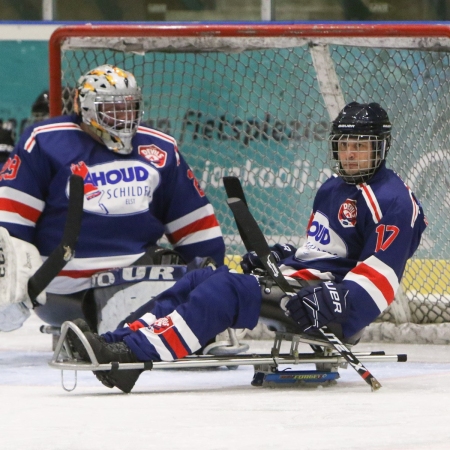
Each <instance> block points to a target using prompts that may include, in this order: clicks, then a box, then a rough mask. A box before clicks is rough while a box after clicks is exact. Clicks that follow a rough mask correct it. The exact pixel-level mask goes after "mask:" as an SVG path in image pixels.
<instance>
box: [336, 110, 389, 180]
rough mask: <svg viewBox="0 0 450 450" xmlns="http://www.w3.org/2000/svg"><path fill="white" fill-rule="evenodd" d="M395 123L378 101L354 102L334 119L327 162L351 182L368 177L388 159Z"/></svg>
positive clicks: (339, 174)
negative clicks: (392, 129) (393, 124)
mask: <svg viewBox="0 0 450 450" xmlns="http://www.w3.org/2000/svg"><path fill="white" fill-rule="evenodd" d="M391 128H392V125H391V123H390V121H389V117H388V115H387V113H386V111H385V110H384V109H383V108H382V107H381V106H380V105H379V104H378V103H369V104H362V103H358V102H352V103H349V104H348V105H346V106H345V107H344V108H343V109H342V111H341V112H340V113H339V115H338V116H337V118H336V119H335V120H334V121H333V123H332V127H331V134H330V136H329V139H328V141H329V151H328V162H329V164H330V167H331V169H332V170H333V171H334V172H335V173H336V174H337V175H338V176H339V177H341V178H342V179H343V180H344V181H345V182H347V183H349V184H359V183H365V182H367V181H369V180H370V179H371V178H372V177H373V175H374V174H375V172H376V171H377V170H378V168H379V167H380V165H381V164H382V162H383V161H384V160H385V159H386V156H387V154H388V152H389V148H390V145H391Z"/></svg>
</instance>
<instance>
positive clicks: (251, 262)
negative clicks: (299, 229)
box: [241, 244, 297, 273]
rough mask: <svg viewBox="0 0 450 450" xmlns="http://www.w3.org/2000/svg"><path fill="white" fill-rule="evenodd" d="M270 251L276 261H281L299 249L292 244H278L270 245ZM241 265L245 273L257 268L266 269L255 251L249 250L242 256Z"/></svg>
mask: <svg viewBox="0 0 450 450" xmlns="http://www.w3.org/2000/svg"><path fill="white" fill-rule="evenodd" d="M270 251H271V253H272V255H273V257H274V258H275V261H276V262H277V263H279V262H280V261H281V260H283V259H285V258H287V257H288V256H291V255H293V254H294V253H295V252H296V251H297V249H296V248H295V247H294V246H293V245H290V244H284V245H281V244H276V245H274V246H272V247H270ZM241 267H242V270H243V272H244V273H251V272H253V271H254V270H255V269H264V266H263V265H262V262H261V260H260V259H259V258H258V256H257V255H256V253H255V252H248V253H246V254H245V255H244V256H243V257H242V261H241Z"/></svg>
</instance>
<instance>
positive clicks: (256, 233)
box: [224, 177, 381, 391]
mask: <svg viewBox="0 0 450 450" xmlns="http://www.w3.org/2000/svg"><path fill="white" fill-rule="evenodd" d="M226 178H235V177H226ZM237 181H238V182H239V180H238V179H237ZM228 183H230V182H229V181H227V180H225V179H224V184H225V185H226V184H228ZM232 183H233V184H229V185H228V190H227V194H228V192H229V193H231V194H235V195H240V194H239V190H236V189H234V188H233V185H235V184H236V181H233V182H232ZM228 206H229V207H230V209H231V211H232V212H233V215H234V218H235V220H236V224H238V228H239V232H240V233H242V234H241V237H242V240H243V242H244V244H245V246H246V247H247V245H248V246H249V248H251V249H252V251H254V252H255V253H256V254H257V256H258V257H259V259H260V260H261V263H262V264H263V266H264V268H265V269H266V270H267V273H268V275H269V276H270V277H272V279H273V280H274V281H275V283H277V284H278V286H279V287H280V288H281V290H282V291H283V292H284V293H285V294H287V295H289V296H293V295H295V294H296V292H295V290H294V289H293V288H292V287H291V286H290V285H289V283H288V281H287V280H286V278H284V276H283V274H282V273H281V271H280V270H279V268H278V265H277V263H276V261H275V258H274V257H273V255H272V253H271V251H270V248H269V245H268V244H267V241H266V238H265V237H264V234H263V233H262V231H261V229H260V228H259V226H258V223H257V222H256V220H255V219H254V217H253V216H252V214H251V213H250V210H249V209H248V207H247V205H246V204H245V203H244V202H243V201H242V199H241V198H239V197H231V198H229V199H228ZM318 331H319V332H320V333H321V334H322V335H323V337H324V338H325V339H326V341H328V342H329V343H330V344H331V345H332V346H333V348H334V349H335V350H336V351H337V352H338V353H339V354H340V355H341V356H342V357H343V358H344V359H345V360H346V361H347V362H348V363H349V364H350V365H351V366H352V367H353V369H354V370H356V372H358V374H359V375H360V376H361V377H362V378H363V380H365V381H366V383H367V384H368V385H369V386H370V387H371V388H372V390H373V391H376V390H378V389H380V387H381V384H380V383H379V381H378V380H377V379H376V378H375V377H374V376H373V375H372V374H371V373H370V372H369V370H367V368H366V367H365V366H364V365H363V364H362V363H361V362H360V361H359V360H358V358H357V357H356V356H355V355H354V354H353V353H352V352H351V351H350V350H349V349H348V348H347V347H346V346H345V345H344V344H343V343H342V342H341V341H340V339H339V338H338V337H337V336H336V335H335V334H334V333H332V332H331V331H330V330H328V328H327V327H322V328H319V329H318Z"/></svg>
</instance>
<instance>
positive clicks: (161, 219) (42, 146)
mask: <svg viewBox="0 0 450 450" xmlns="http://www.w3.org/2000/svg"><path fill="white" fill-rule="evenodd" d="M72 174H78V175H80V176H82V177H83V179H84V194H85V195H84V207H83V218H82V224H81V232H80V236H79V240H78V243H77V247H76V254H75V258H74V259H72V260H71V261H70V262H69V263H68V264H67V265H66V267H65V269H64V270H63V271H62V272H61V273H60V274H59V276H58V277H57V278H56V279H55V280H53V282H52V283H51V284H50V286H49V287H48V288H47V291H48V292H53V293H59V294H67V293H71V292H76V291H79V290H82V289H85V288H88V287H90V277H91V275H92V274H93V273H95V272H98V271H101V270H104V269H108V268H114V267H125V266H128V265H130V264H132V263H133V262H134V261H136V260H137V259H138V258H139V257H140V256H142V255H143V254H144V253H145V250H146V248H147V247H148V246H150V245H155V244H156V242H157V241H158V240H159V239H160V238H161V237H162V236H163V235H164V234H165V235H166V236H167V238H168V240H169V241H170V242H171V244H172V245H173V247H174V248H175V249H176V250H177V251H179V252H180V254H181V255H182V256H183V257H184V259H185V260H187V261H190V260H191V259H193V258H194V257H195V256H211V257H213V258H214V259H215V261H216V262H217V263H218V264H223V259H224V254H225V245H224V241H223V237H222V233H221V230H220V226H219V224H218V222H217V219H216V216H215V214H214V210H213V207H212V205H211V204H210V203H209V201H208V199H207V197H206V196H205V193H204V192H203V190H202V189H201V187H200V186H199V184H198V182H197V180H196V178H195V176H194V174H193V172H192V170H191V169H190V168H189V166H188V164H187V163H186V162H185V160H184V159H183V157H182V156H181V155H180V153H179V152H178V148H177V143H176V141H175V139H174V138H172V137H171V136H168V135H167V134H164V133H162V132H159V131H156V130H153V129H150V128H147V127H144V126H140V127H139V129H138V131H137V133H136V135H135V137H134V138H133V151H132V153H131V154H129V155H120V154H117V153H114V152H112V151H111V150H109V149H107V148H106V147H105V146H104V145H102V144H100V143H99V142H97V141H95V140H94V139H92V138H91V137H90V136H89V135H88V134H87V133H85V132H84V131H83V130H82V129H81V128H80V118H79V117H78V116H76V115H72V116H61V117H57V118H53V119H48V120H46V121H44V122H40V123H38V124H37V125H34V126H32V127H30V128H28V129H26V130H25V132H24V133H23V135H22V136H21V138H20V140H19V142H18V144H17V146H16V148H15V150H14V152H13V153H12V155H11V157H10V159H9V160H8V161H7V162H6V163H5V165H4V167H3V168H2V170H1V171H0V226H3V227H5V228H7V229H8V231H9V232H10V234H11V235H13V236H15V237H17V238H19V239H23V240H25V241H28V242H32V243H33V244H34V245H36V247H37V248H38V249H39V251H40V253H41V255H42V256H43V258H44V259H45V258H46V257H48V255H50V253H51V252H52V251H53V249H54V248H55V247H56V246H57V245H58V243H59V241H60V239H61V237H62V232H63V229H64V223H65V217H66V213H67V205H68V197H69V192H68V181H69V178H70V176H71V175H72Z"/></svg>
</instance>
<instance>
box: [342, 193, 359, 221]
mask: <svg viewBox="0 0 450 450" xmlns="http://www.w3.org/2000/svg"><path fill="white" fill-rule="evenodd" d="M357 214H358V211H357V209H356V200H352V199H350V198H348V199H347V200H345V202H344V203H342V205H341V207H340V208H339V213H338V219H339V222H341V225H342V226H343V227H344V228H349V227H354V226H355V225H356V216H357Z"/></svg>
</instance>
